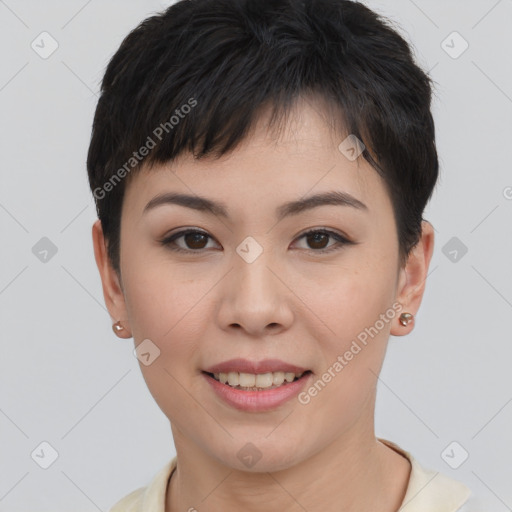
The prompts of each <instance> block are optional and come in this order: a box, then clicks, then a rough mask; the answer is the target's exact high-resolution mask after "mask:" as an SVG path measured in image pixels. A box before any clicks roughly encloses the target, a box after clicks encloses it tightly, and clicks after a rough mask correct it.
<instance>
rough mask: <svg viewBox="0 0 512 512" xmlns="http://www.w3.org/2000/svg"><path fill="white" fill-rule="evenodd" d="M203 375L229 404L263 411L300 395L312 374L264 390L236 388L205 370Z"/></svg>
mask: <svg viewBox="0 0 512 512" xmlns="http://www.w3.org/2000/svg"><path fill="white" fill-rule="evenodd" d="M203 375H204V377H205V378H206V380H207V381H208V383H209V384H210V386H211V387H212V388H213V390H214V391H215V393H217V395H218V396H219V397H220V398H222V399H223V400H224V401H225V402H227V403H228V404H229V405H231V406H233V407H235V408H236V409H239V410H241V411H251V412H263V411H270V410H272V409H275V408H276V407H279V406H280V405H282V404H284V403H285V402H287V401H288V400H290V399H291V398H293V397H294V396H296V395H298V394H299V393H300V391H301V390H302V389H303V388H304V387H305V386H306V384H307V381H308V380H309V377H310V376H311V375H312V374H311V372H306V373H304V375H302V377H301V378H300V379H297V380H294V381H293V382H288V383H286V384H282V385H281V386H279V387H277V388H272V389H266V390H262V391H244V390H242V389H235V388H232V387H231V386H228V385H227V384H222V383H221V382H219V381H218V380H215V379H214V378H213V377H210V375H208V374H207V373H205V372H203Z"/></svg>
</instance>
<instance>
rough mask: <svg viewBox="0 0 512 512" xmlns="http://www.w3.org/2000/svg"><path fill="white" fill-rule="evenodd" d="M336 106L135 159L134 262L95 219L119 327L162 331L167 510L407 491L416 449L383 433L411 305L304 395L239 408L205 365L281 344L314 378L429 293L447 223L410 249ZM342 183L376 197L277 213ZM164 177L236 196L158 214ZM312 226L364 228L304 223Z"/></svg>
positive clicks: (397, 499)
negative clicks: (221, 211)
mask: <svg viewBox="0 0 512 512" xmlns="http://www.w3.org/2000/svg"><path fill="white" fill-rule="evenodd" d="M321 112H322V107H321V105H320V104H319V103H318V104H315V102H314V101H302V100H300V101H298V102H297V104H296V107H295V109H294V110H293V115H292V116H290V117H289V119H288V121H287V125H286V126H287V128H286V130H285V131H284V132H282V134H281V136H280V138H279V140H277V139H276V138H275V137H272V136H271V135H269V132H268V128H267V127H266V123H265V122H259V123H257V125H256V126H255V128H254V130H253V131H252V132H251V133H250V136H249V137H247V138H246V139H244V141H243V142H242V144H241V145H240V146H238V147H237V148H236V149H235V151H233V152H232V153H229V154H228V155H225V156H223V157H222V158H221V159H219V160H215V159H213V158H208V159H204V160H194V159H193V158H192V156H191V155H190V154H184V155H182V156H180V158H178V159H177V160H175V161H174V162H172V163H170V164H166V165H160V166H158V167H155V168H153V169H151V170H150V171H147V170H143V171H142V172H140V173H139V174H135V175H133V176H131V177H130V181H129V183H128V184H127V190H126V193H125V198H124V203H123V209H122V222H121V279H120V277H119V276H117V274H116V273H115V272H114V270H113V268H112V266H111V265H110V262H109V260H108V258H107V255H106V251H105V240H104V238H103V233H102V230H101V224H100V222H99V221H97V222H96V223H95V224H94V226H93V230H92V231H93V243H94V251H95V258H96V262H97V265H98V269H99V271H100V275H101V280H102V286H103V293H104V297H105V302H106V305H107V307H108V310H109V312H110V314H111V316H112V320H113V322H115V321H117V320H121V323H122V325H123V326H124V328H125V331H124V333H123V334H121V337H126V338H129V337H131V336H133V338H134V340H135V345H136V346H137V345H138V344H139V343H141V342H142V340H145V339H150V340H151V341H152V342H153V343H154V344H155V345H157V346H158V348H159V349H160V356H159V357H158V358H156V359H155V360H154V362H153V363H152V364H150V365H149V366H145V365H143V364H142V363H140V368H141V371H142V373H143V376H144V379H145V381H146V383H147V385H148V388H149V390H150V392H151V393H152V395H153V397H154V398H155V400H156V402H157V403H158V405H159V406H160V408H161V409H162V411H163V412H164V414H165V415H166V416H167V417H168V418H169V421H170V424H171V429H172V434H173V438H174V444H175V447H176V451H177V456H178V461H179V462H178V467H177V469H176V471H175V472H174V473H173V475H172V478H171V479H170V483H169V486H168V489H167V496H166V512H176V511H178V510H179V511H187V510H194V509H195V510H199V511H203V510H205V511H215V510H247V511H253V512H257V511H265V512H267V511H268V510H282V511H290V512H291V511H303V510H304V509H306V510H308V511H311V512H312V511H320V510H321V511H323V512H325V511H340V510H343V511H345V512H348V511H354V512H355V511H358V512H365V511H368V512H370V511H372V512H374V511H375V510H380V511H381V512H392V511H396V510H398V508H399V506H400V504H401V502H402V499H403V497H404V494H405V492H406V489H407V484H408V480H409V476H410V463H409V462H408V460H407V459H406V458H404V457H403V456H401V455H400V454H398V453H397V452H395V451H393V450H392V449H390V448H389V447H387V446H385V445H384V444H383V443H381V442H379V441H378V440H377V439H376V437H375V433H374V409H375V396H376V384H377V375H378V374H379V372H380V369H381V366H382V363H383V359H384V356H385V351H386V347H387V343H388V339H389V335H390V334H392V335H394V336H402V335H406V334H408V333H409V332H410V331H411V330H412V329H413V326H414V323H413V322H412V323H411V324H409V325H408V326H406V327H404V326H402V325H401V324H400V323H399V320H398V316H399V315H398V314H396V315H395V317H394V318H393V319H392V320H390V321H389V322H388V323H386V324H385V326H384V328H383V329H381V330H380V331H379V333H378V335H376V336H374V337H373V339H372V338H370V340H369V342H368V344H367V345H366V346H365V347H364V348H363V349H362V350H361V352H359V353H358V354H357V355H356V356H355V357H354V358H353V359H352V360H351V361H350V362H349V363H348V364H347V365H346V366H345V367H344V368H343V370H342V371H341V372H339V373H337V375H336V377H335V378H333V379H332V380H331V382H329V383H328V384H327V385H326V386H325V387H324V388H323V389H322V391H321V392H319V393H318V394H317V396H315V397H314V398H312V399H311V401H310V402H309V403H308V404H306V405H303V404H301V403H299V402H298V401H297V400H296V399H292V400H290V401H288V402H286V403H285V404H283V405H281V406H280V407H278V408H276V409H275V410H272V411H269V412H258V413H255V412H242V411H239V410H236V409H234V408H232V407H230V406H229V405H227V404H226V403H224V402H223V401H222V400H221V399H219V398H218V397H217V395H216V394H214V393H213V391H212V390H211V389H210V386H209V385H208V383H207V382H206V380H205V377H204V375H203V374H202V373H201V370H202V369H205V368H206V367H208V366H211V365H213V364H216V363H219V362H222V361H225V360H227V359H231V358H234V357H244V358H247V359H251V360H257V361H259V360H262V359H266V358H277V359H282V360H284V361H287V362H290V363H292V364H296V365H298V366H302V367H306V368H309V369H310V370H311V371H312V372H313V376H312V377H311V379H312V381H311V382H314V381H316V380H317V379H318V378H319V377H320V376H321V375H322V374H323V373H324V372H325V371H326V370H327V369H328V368H329V367H332V365H333V363H334V362H335V361H336V358H337V357H338V355H341V354H344V353H345V352H346V350H348V349H349V348H350V346H351V343H352V341H353V340H355V339H356V337H357V335H358V334H359V333H360V332H361V331H363V330H364V329H365V327H369V326H373V325H374V324H375V322H376V320H378V319H379V315H381V314H382V313H385V312H386V310H388V309H389V308H391V306H392V304H393V303H399V304H401V306H402V307H403V311H407V312H409V313H412V314H413V315H414V314H416V312H417V311H418V308H419V306H420V303H421V300H422V296H423V292H424V288H425V280H426V277H427V272H428V266H429V263H430V259H431V256H432V251H433V242H434V234H433V228H432V226H431V225H430V224H429V223H428V222H425V221H424V222H423V224H422V227H423V232H422V237H421V240H420V241H419V243H418V244H417V245H416V247H415V248H414V249H413V251H412V252H411V253H410V255H409V258H408V260H407V263H406V265H405V266H404V267H400V265H399V252H398V249H399V246H398V238H397V233H396V224H395V219H394V216H393V210H392V204H391V201H390V198H389V196H388V194H387V191H386V188H385V186H384V182H383V181H382V179H381V178H380V177H379V175H378V174H377V173H376V172H375V170H373V169H372V168H371V167H370V165H369V164H368V163H367V162H366V161H365V160H364V159H363V158H362V157H361V158H358V159H357V160H355V161H350V160H348V159H347V158H346V157H345V156H344V155H343V154H342V153H341V152H340V151H339V150H338V145H339V143H340V142H341V141H342V140H343V139H344V138H345V136H346V134H344V135H341V136H340V135H339V134H337V133H335V132H334V130H333V129H332V128H331V127H329V125H328V124H327V123H326V122H325V119H324V117H323V116H322V115H321ZM260 121H265V115H264V114H262V116H261V117H260ZM332 190H337V191H344V192H348V193H350V194H351V195H353V196H355V197H356V198H357V199H358V200H360V201H362V202H363V203H364V204H365V205H366V206H367V208H368V209H367V211H365V210H360V209H355V208H352V207H349V206H339V205H327V206H325V205H324V206H320V207H317V208H314V209H311V210H307V211H305V212H302V213H300V214H298V215H294V216H290V217H287V218H284V219H282V220H280V221H279V222H278V221H277V220H276V217H275V214H274V212H275V209H276V208H277V207H278V206H280V205H281V204H282V203H284V202H287V201H291V200H295V199H299V198H301V197H303V196H308V195H312V194H314V193H318V192H326V191H332ZM167 191H169V192H170V191H173V192H183V193H188V194H190V193H193V194H196V195H199V196H204V197H208V198H210V199H213V200H216V201H221V202H223V203H224V204H225V205H226V207H227V209H228V212H229V219H223V218H221V217H218V216H216V215H213V214H211V213H208V212H199V211H196V210H192V209H190V208H186V207H184V206H179V205H163V206H159V207H157V208H155V209H153V210H150V211H148V212H146V213H145V214H143V210H144V207H145V205H146V204H147V203H148V202H149V201H150V200H151V199H152V198H153V197H154V196H156V195H157V194H159V193H161V192H167ZM192 227H193V228H197V229H199V230H202V231H206V232H207V234H208V235H209V236H210V237H211V238H205V239H202V240H199V243H198V242H197V241H196V242H195V245H194V239H190V238H189V239H188V242H189V244H188V245H187V244H186V241H187V240H186V238H184V237H182V238H181V239H178V240H177V241H176V243H177V244H179V246H180V247H182V248H184V249H187V248H188V249H189V252H188V253H180V252H174V251H172V250H171V248H170V247H165V246H163V245H161V244H160V243H159V240H161V239H162V238H164V236H165V235H168V234H171V233H175V232H177V231H180V230H182V229H183V228H192ZM310 228H316V229H322V228H324V229H325V228H328V229H330V230H332V231H335V232H338V233H339V234H341V235H344V236H345V237H346V238H348V239H349V240H351V241H354V242H356V243H355V244H354V245H344V246H343V245H339V244H338V243H337V241H336V240H335V239H333V238H325V239H322V238H320V240H318V239H317V240H315V239H314V238H311V237H310V238H307V237H303V236H301V235H302V234H303V233H304V232H305V231H307V230H308V229H310ZM247 236H251V237H253V238H254V239H256V240H257V242H258V243H259V244H260V245H261V247H262V248H263V252H262V254H260V256H259V257H258V258H257V259H256V260H255V261H254V262H252V263H247V262H246V261H245V260H244V259H242V258H241V257H240V256H239V255H238V254H237V252H236V248H237V246H238V245H239V244H240V243H241V242H242V241H243V240H244V239H245V238H246V237H247ZM337 244H338V250H333V251H331V252H328V253H323V254H322V253H321V252H319V250H320V249H322V248H325V247H327V248H330V247H334V246H336V245H337ZM194 247H198V248H199V253H200V254H199V253H193V251H194V250H196V251H198V249H194ZM315 251H316V252H315ZM248 442H251V443H253V444H254V445H255V446H256V447H257V449H258V450H259V451H260V453H261V454H262V457H261V459H260V460H259V461H258V462H257V464H255V465H254V466H253V467H252V468H247V467H245V466H244V465H243V464H242V462H241V461H240V460H239V458H238V457H237V453H238V451H239V450H240V449H241V448H242V447H243V446H244V445H245V444H246V443H248ZM192 507H193V508H192Z"/></svg>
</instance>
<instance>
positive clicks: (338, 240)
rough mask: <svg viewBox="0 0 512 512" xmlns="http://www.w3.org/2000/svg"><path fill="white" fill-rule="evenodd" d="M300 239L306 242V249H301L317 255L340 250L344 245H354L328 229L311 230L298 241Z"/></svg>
mask: <svg viewBox="0 0 512 512" xmlns="http://www.w3.org/2000/svg"><path fill="white" fill-rule="evenodd" d="M302 239H304V240H305V242H306V247H302V248H303V249H306V250H309V252H311V253H319V254H323V253H328V252H331V251H336V250H339V249H342V248H343V246H345V245H353V244H355V243H356V242H352V241H350V240H348V239H347V238H345V237H344V236H342V235H340V234H339V233H336V232H335V231H331V230H329V229H311V230H309V231H308V232H306V233H303V234H302V235H301V236H299V237H298V240H299V241H300V240H302ZM330 241H333V243H330Z"/></svg>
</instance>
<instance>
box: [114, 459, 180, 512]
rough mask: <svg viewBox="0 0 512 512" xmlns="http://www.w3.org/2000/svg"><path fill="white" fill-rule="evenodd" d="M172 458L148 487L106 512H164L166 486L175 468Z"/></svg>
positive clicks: (127, 496) (135, 492)
mask: <svg viewBox="0 0 512 512" xmlns="http://www.w3.org/2000/svg"><path fill="white" fill-rule="evenodd" d="M176 462H177V459H176V457H174V458H173V459H172V460H170V461H169V462H168V463H167V464H166V465H165V466H164V467H162V468H161V469H160V471H158V473H157V474H156V475H155V476H154V477H153V479H152V480H151V482H150V483H149V485H147V486H146V487H140V488H139V489H136V490H135V491H133V492H131V493H130V494H128V495H126V496H125V497H124V498H122V499H121V500H119V501H118V502H117V503H116V504H115V505H113V506H112V507H111V508H110V509H109V510H108V512H165V498H166V494H167V484H168V482H169V478H170V477H171V474H172V472H173V471H174V469H175V468H176Z"/></svg>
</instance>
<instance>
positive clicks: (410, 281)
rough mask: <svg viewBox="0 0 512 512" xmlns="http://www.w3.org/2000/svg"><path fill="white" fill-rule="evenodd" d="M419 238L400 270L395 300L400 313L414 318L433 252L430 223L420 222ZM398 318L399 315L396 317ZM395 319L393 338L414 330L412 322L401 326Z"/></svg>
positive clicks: (432, 234) (432, 231)
mask: <svg viewBox="0 0 512 512" xmlns="http://www.w3.org/2000/svg"><path fill="white" fill-rule="evenodd" d="M421 227H422V231H421V238H420V240H419V241H418V243H417V244H416V245H415V246H414V248H413V249H412V250H411V253H410V254H409V257H408V258H407V263H406V264H405V266H404V267H402V268H401V269H400V275H399V278H398V287H397V296H396V300H397V301H398V302H399V303H400V304H401V305H402V306H403V309H402V311H401V312H400V313H405V312H407V313H411V314H412V315H414V316H416V313H417V312H418V310H419V308H420V304H421V300H422V298H423V292H424V291H425V283H426V280H427V275H428V267H429V265H430V259H431V258H432V253H433V252H434V228H433V227H432V224H430V222H428V221H426V220H424V221H422V222H421ZM398 316H399V315H398ZM398 316H397V318H396V319H395V321H394V322H393V326H392V328H391V331H390V333H391V334H392V335H393V336H404V335H405V334H409V333H410V332H411V331H412V329H413V328H414V322H410V323H409V325H407V326H403V325H402V324H401V323H400V321H399V318H398Z"/></svg>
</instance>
